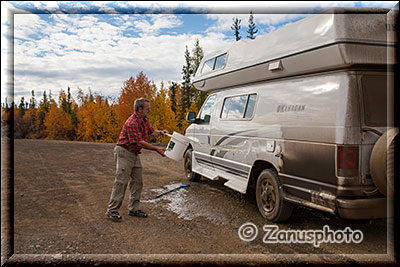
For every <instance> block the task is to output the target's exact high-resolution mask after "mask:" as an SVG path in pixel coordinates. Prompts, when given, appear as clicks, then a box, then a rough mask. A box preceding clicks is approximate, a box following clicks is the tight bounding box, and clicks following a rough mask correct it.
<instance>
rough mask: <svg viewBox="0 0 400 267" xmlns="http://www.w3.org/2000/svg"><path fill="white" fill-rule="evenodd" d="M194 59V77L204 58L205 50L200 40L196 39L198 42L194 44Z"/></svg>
mask: <svg viewBox="0 0 400 267" xmlns="http://www.w3.org/2000/svg"><path fill="white" fill-rule="evenodd" d="M192 53H193V57H192V69H193V70H192V74H193V76H194V75H195V74H196V72H197V69H198V68H199V66H200V62H201V60H202V59H203V57H204V52H203V48H201V46H200V41H199V39H196V42H195V43H194V48H193V50H192Z"/></svg>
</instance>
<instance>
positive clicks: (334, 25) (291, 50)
mask: <svg viewBox="0 0 400 267" xmlns="http://www.w3.org/2000/svg"><path fill="white" fill-rule="evenodd" d="M389 11H390V10H389V9H377V8H332V9H328V10H325V11H323V12H321V13H318V14H314V15H311V16H309V17H307V18H305V19H302V20H300V21H297V22H295V23H291V24H289V25H286V26H284V27H282V28H280V29H278V30H276V31H274V32H271V33H269V34H266V35H264V36H261V37H258V38H256V39H254V40H250V39H247V40H246V39H243V40H240V41H237V42H234V43H233V44H232V45H230V46H229V47H227V48H226V49H223V50H219V51H215V52H213V53H210V54H208V55H207V56H206V57H204V58H203V60H202V62H201V63H200V66H199V68H198V70H197V72H196V75H195V77H194V83H195V85H196V82H199V81H202V80H206V79H208V78H211V77H214V76H216V75H221V74H224V73H228V72H232V71H233V70H236V69H243V68H246V67H249V66H254V65H258V64H262V63H265V62H268V61H272V60H276V59H280V58H284V57H287V56H290V55H295V54H298V53H302V52H305V51H308V50H311V49H316V48H319V47H324V46H327V45H330V44H335V43H369V44H378V45H382V44H384V45H386V44H388V43H393V44H394V43H395V42H396V40H395V39H394V38H393V39H392V40H390V39H388V34H387V30H386V27H387V25H386V23H387V20H386V18H387V16H386V14H387V13H388V12H389ZM349 14H352V15H349ZM353 14H354V15H353ZM224 53H227V57H226V65H225V66H224V67H223V68H221V69H218V70H214V71H209V72H206V73H202V67H203V65H204V62H206V61H207V60H209V59H211V58H213V57H217V56H218V55H222V54H224Z"/></svg>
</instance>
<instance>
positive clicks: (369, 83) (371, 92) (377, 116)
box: [361, 75, 387, 127]
mask: <svg viewBox="0 0 400 267" xmlns="http://www.w3.org/2000/svg"><path fill="white" fill-rule="evenodd" d="M361 85H362V96H363V103H364V124H365V125H366V126H369V127H385V126H386V125H387V121H386V119H387V117H386V116H387V115H386V112H387V104H386V102H387V99H386V97H387V76H386V75H368V76H367V75H366V76H363V77H362V78H361Z"/></svg>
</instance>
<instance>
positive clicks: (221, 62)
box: [201, 53, 228, 73]
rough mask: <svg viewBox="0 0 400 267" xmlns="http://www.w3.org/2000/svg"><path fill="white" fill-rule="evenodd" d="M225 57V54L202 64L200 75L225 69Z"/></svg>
mask: <svg viewBox="0 0 400 267" xmlns="http://www.w3.org/2000/svg"><path fill="white" fill-rule="evenodd" d="M227 55H228V54H227V53H225V54H222V55H219V56H217V57H213V58H211V59H209V60H207V61H206V62H204V65H203V68H202V69H201V73H207V72H210V71H213V70H217V69H221V68H223V67H225V64H226V58H227Z"/></svg>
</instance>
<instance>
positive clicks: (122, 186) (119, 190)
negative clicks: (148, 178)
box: [107, 146, 143, 211]
mask: <svg viewBox="0 0 400 267" xmlns="http://www.w3.org/2000/svg"><path fill="white" fill-rule="evenodd" d="M114 160H115V164H116V174H115V180H114V185H113V188H112V192H111V197H110V201H109V203H108V209H107V211H118V210H119V208H120V207H121V205H122V201H123V200H124V196H125V191H126V187H127V185H128V184H129V191H130V196H129V203H128V210H129V211H136V210H138V209H139V202H140V194H141V192H142V187H143V183H142V164H141V162H140V157H139V155H137V154H135V153H132V152H130V151H128V150H126V149H125V148H122V147H120V146H115V148H114Z"/></svg>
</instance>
